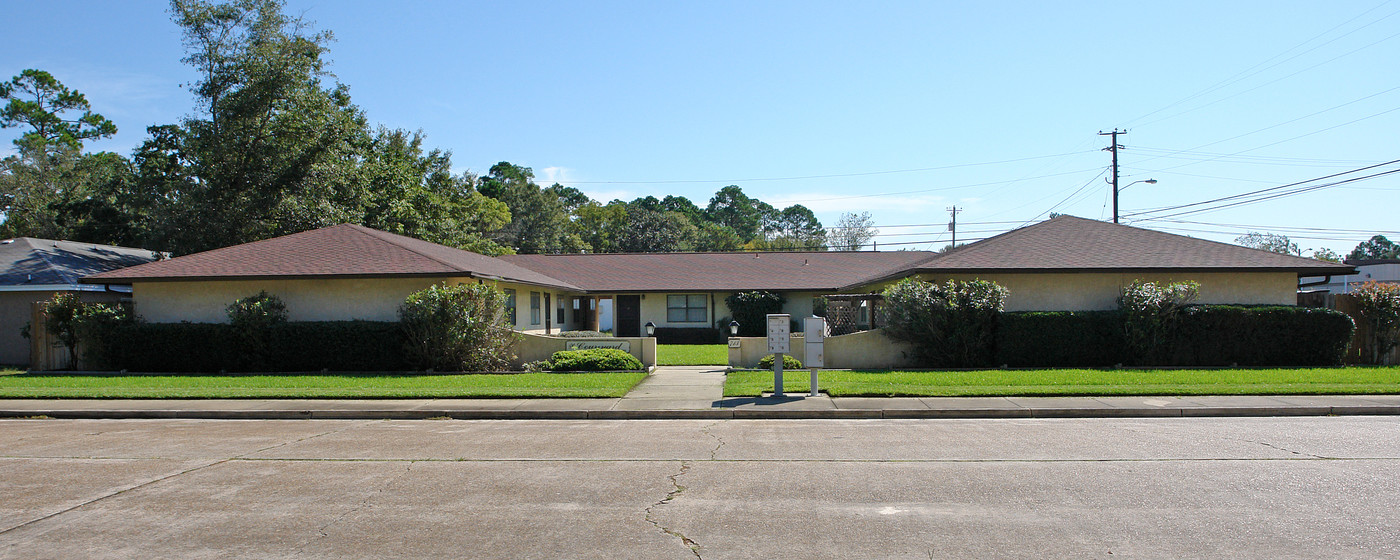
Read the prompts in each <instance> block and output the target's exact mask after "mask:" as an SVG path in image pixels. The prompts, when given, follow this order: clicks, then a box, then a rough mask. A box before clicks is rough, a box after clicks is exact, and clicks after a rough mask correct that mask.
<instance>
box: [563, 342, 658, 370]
mask: <svg viewBox="0 0 1400 560" xmlns="http://www.w3.org/2000/svg"><path fill="white" fill-rule="evenodd" d="M549 369H550V371H626V370H638V369H642V361H641V360H638V359H637V358H636V357H635V356H633V355H631V354H629V353H627V352H623V351H622V350H618V349H616V348H589V349H587V350H560V351H558V352H555V353H554V355H552V356H550V357H549Z"/></svg>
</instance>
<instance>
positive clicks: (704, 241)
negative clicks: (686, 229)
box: [695, 221, 744, 251]
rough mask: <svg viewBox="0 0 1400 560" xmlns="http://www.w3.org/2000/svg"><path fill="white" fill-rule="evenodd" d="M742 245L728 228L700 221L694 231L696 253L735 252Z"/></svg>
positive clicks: (736, 235) (737, 236) (737, 235)
mask: <svg viewBox="0 0 1400 560" xmlns="http://www.w3.org/2000/svg"><path fill="white" fill-rule="evenodd" d="M743 245H744V242H743V241H742V240H740V239H739V234H737V233H734V230H733V229H732V228H730V227H729V226H724V225H720V224H717V223H714V222H706V221H701V222H700V223H699V225H698V226H697V227H696V230H695V250H696V251H737V250H739V249H740V248H741V247H742V246H743Z"/></svg>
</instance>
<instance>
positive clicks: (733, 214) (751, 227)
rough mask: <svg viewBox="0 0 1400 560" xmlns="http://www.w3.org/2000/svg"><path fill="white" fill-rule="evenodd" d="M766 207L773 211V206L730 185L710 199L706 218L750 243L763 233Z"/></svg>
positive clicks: (706, 209)
mask: <svg viewBox="0 0 1400 560" xmlns="http://www.w3.org/2000/svg"><path fill="white" fill-rule="evenodd" d="M764 206H766V207H767V208H768V210H769V211H771V210H772V206H769V205H768V204H766V203H763V202H760V201H758V200H755V199H752V198H749V197H748V195H745V194H744V191H743V189H740V188H739V187H738V185H729V186H727V187H724V188H722V189H720V190H719V191H718V192H716V193H715V196H714V197H712V198H710V205H709V206H706V207H705V213H704V216H705V219H706V220H709V221H711V222H714V223H717V224H719V225H722V226H727V227H729V228H730V229H732V230H734V233H737V234H738V235H739V238H740V239H742V240H744V241H745V242H748V241H750V240H752V239H754V238H756V237H758V236H759V234H761V233H762V227H763V218H764V214H765V210H764V208H762V207H764Z"/></svg>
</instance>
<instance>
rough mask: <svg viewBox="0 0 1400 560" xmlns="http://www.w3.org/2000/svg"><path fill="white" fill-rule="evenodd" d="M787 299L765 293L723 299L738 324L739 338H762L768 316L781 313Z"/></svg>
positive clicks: (753, 292) (733, 295) (755, 292)
mask: <svg viewBox="0 0 1400 560" xmlns="http://www.w3.org/2000/svg"><path fill="white" fill-rule="evenodd" d="M784 303H787V298H786V297H783V294H780V293H777V292H767V291H762V290H758V291H752V292H738V293H734V294H730V295H729V296H728V297H726V298H724V305H725V306H727V307H728V308H729V314H730V316H731V317H733V320H734V321H736V322H738V323H739V336H763V335H764V333H765V332H767V330H768V315H769V314H770V313H782V311H783V304H784Z"/></svg>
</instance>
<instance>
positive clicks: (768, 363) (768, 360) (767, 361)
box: [758, 354, 802, 369]
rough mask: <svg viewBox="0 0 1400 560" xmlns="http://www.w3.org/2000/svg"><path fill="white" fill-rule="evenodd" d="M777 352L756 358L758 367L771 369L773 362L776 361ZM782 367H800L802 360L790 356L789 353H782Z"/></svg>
mask: <svg viewBox="0 0 1400 560" xmlns="http://www.w3.org/2000/svg"><path fill="white" fill-rule="evenodd" d="M776 355H777V354H769V355H767V356H764V357H762V358H759V359H758V369H773V362H775V361H777V359H776V358H774V357H773V356H776ZM783 369H802V360H799V359H797V358H794V357H792V355H790V354H783Z"/></svg>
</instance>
